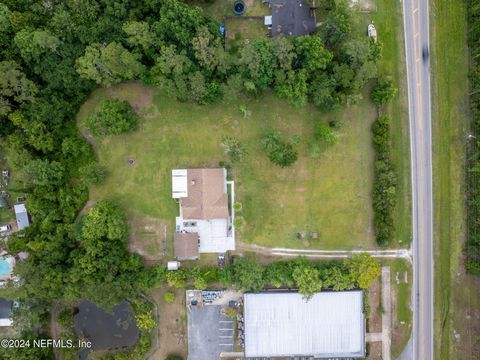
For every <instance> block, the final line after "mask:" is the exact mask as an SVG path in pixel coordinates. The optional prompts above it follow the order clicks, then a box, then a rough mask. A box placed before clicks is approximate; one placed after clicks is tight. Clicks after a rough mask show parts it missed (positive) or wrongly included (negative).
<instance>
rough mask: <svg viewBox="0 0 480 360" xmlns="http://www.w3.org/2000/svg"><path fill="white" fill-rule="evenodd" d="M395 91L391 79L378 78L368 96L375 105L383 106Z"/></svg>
mask: <svg viewBox="0 0 480 360" xmlns="http://www.w3.org/2000/svg"><path fill="white" fill-rule="evenodd" d="M397 91H398V90H397V88H396V87H395V86H393V82H392V81H391V80H379V81H378V82H377V84H376V85H375V86H374V88H373V89H372V92H371V93H370V97H371V99H372V101H373V103H374V104H375V105H377V106H383V105H385V104H387V103H388V102H389V101H390V100H391V99H393V97H394V96H395V95H396V93H397Z"/></svg>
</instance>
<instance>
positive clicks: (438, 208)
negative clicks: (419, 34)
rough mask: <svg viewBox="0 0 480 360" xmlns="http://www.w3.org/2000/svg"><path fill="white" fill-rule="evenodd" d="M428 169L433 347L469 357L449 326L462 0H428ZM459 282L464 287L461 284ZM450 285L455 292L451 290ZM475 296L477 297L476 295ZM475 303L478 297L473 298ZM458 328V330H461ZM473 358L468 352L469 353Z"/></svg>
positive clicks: (457, 207) (460, 143)
mask: <svg viewBox="0 0 480 360" xmlns="http://www.w3.org/2000/svg"><path fill="white" fill-rule="evenodd" d="M431 11H432V12H431V14H432V16H431V17H430V18H431V19H432V38H433V44H432V46H433V47H432V56H431V59H432V73H433V74H435V75H434V76H433V77H432V82H433V84H432V85H433V86H432V90H433V94H432V95H433V105H434V106H433V140H434V143H433V156H434V158H433V173H434V179H433V182H434V208H435V218H434V224H435V255H436V258H435V261H436V262H435V263H436V266H435V279H436V281H435V305H436V307H435V339H436V342H435V351H436V354H437V357H438V358H441V359H469V358H471V357H469V356H470V353H469V352H468V350H467V349H463V350H462V351H460V352H457V349H456V347H454V346H452V343H453V342H456V343H458V340H454V336H453V330H454V329H456V331H458V330H459V329H462V328H464V327H465V326H466V324H467V323H468V321H465V319H464V320H463V321H455V322H453V321H452V320H453V319H454V318H455V317H456V315H460V314H462V316H463V317H465V311H466V310H467V309H465V308H463V306H464V304H462V302H463V303H465V302H464V301H463V300H462V294H465V292H470V291H472V295H473V288H472V289H467V288H465V289H464V290H463V291H459V292H458V293H457V292H456V290H458V288H459V287H460V286H459V285H455V278H456V276H457V275H456V273H457V271H458V270H457V269H461V268H459V259H460V258H461V246H462V242H463V236H464V223H463V219H464V208H463V200H462V198H463V188H462V187H463V179H464V175H463V170H464V166H463V165H464V134H465V130H466V128H467V127H468V118H467V114H468V104H467V93H468V82H467V69H468V56H467V49H466V37H465V31H466V24H465V7H464V2H463V1H460V0H455V1H450V0H448V1H447V0H441V1H435V2H431ZM461 286H463V287H465V284H462V285H461ZM452 290H454V291H455V292H452ZM477 300H478V299H477ZM477 303H478V301H477ZM462 332H463V331H462ZM460 341H461V339H460ZM472 358H473V357H472Z"/></svg>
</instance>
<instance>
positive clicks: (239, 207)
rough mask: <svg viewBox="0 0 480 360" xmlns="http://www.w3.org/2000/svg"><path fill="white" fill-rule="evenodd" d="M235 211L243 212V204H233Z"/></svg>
mask: <svg viewBox="0 0 480 360" xmlns="http://www.w3.org/2000/svg"><path fill="white" fill-rule="evenodd" d="M233 210H235V211H241V210H242V203H239V202H236V203H235V204H233Z"/></svg>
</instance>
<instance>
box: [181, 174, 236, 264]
mask: <svg viewBox="0 0 480 360" xmlns="http://www.w3.org/2000/svg"><path fill="white" fill-rule="evenodd" d="M228 186H230V187H231V192H230V194H231V201H230V204H233V202H234V199H233V198H234V183H233V181H227V171H226V170H225V169H222V168H214V169H177V170H172V197H173V198H174V199H178V200H179V205H180V216H178V217H177V218H176V234H175V236H174V249H175V256H176V257H177V259H179V260H180V259H196V258H198V255H199V253H224V252H226V251H228V250H235V231H234V227H233V208H231V206H229V201H228V200H229V199H228V191H227V187H228ZM195 244H197V246H195Z"/></svg>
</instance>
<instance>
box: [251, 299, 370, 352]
mask: <svg viewBox="0 0 480 360" xmlns="http://www.w3.org/2000/svg"><path fill="white" fill-rule="evenodd" d="M244 317H245V318H244V319H245V320H244V321H245V357H246V358H255V357H293V356H313V357H314V358H319V359H322V358H357V357H364V356H365V318H364V314H363V293H362V291H332V292H327V291H326V292H320V293H317V294H315V295H314V296H313V297H312V298H310V299H309V300H308V301H307V300H306V299H304V298H303V297H302V295H300V294H298V293H293V292H271V293H260V294H249V293H248V294H245V295H244Z"/></svg>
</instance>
